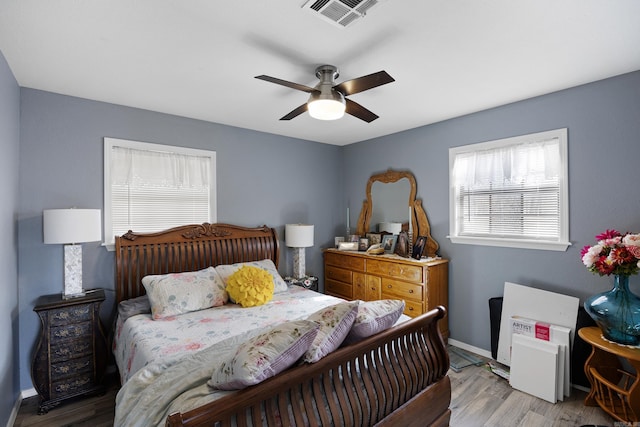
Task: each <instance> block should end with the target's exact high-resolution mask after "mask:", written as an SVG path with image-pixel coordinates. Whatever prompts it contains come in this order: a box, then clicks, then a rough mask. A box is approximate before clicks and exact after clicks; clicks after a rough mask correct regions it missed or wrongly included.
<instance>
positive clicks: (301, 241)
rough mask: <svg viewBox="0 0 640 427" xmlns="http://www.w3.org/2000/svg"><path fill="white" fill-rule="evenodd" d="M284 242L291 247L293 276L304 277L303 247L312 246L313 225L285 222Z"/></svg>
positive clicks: (296, 277)
mask: <svg viewBox="0 0 640 427" xmlns="http://www.w3.org/2000/svg"><path fill="white" fill-rule="evenodd" d="M284 237H285V243H286V245H287V246H289V247H290V248H293V277H294V278H295V279H301V278H303V277H305V274H306V273H305V269H306V266H305V259H304V255H305V252H304V251H305V248H310V247H311V246H313V225H306V224H287V225H286V226H285V231H284Z"/></svg>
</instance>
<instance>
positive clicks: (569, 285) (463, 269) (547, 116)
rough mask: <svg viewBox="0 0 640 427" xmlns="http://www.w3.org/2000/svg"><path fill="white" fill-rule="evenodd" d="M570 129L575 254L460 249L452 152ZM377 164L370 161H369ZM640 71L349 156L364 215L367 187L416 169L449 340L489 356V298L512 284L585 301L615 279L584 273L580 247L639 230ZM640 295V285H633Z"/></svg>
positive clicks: (350, 181)
mask: <svg viewBox="0 0 640 427" xmlns="http://www.w3.org/2000/svg"><path fill="white" fill-rule="evenodd" d="M557 128H568V135H569V204H570V235H569V238H570V240H571V242H572V246H571V247H570V248H569V249H568V250H567V251H566V252H549V251H539V250H527V249H506V248H495V247H489V246H471V245H461V244H456V245H454V244H452V243H451V242H450V241H449V240H448V239H447V238H446V237H445V236H447V235H448V232H449V194H448V184H447V183H448V181H449V175H448V173H449V170H448V149H449V148H450V147H455V146H460V145H466V144H472V143H476V142H482V141H488V140H494V139H499V138H506V137H511V136H516V135H522V134H527V133H533V132H540V131H545V130H550V129H557ZM369 159H371V160H369ZM639 159H640V72H634V73H630V74H626V75H623V76H619V77H616V78H612V79H607V80H603V81H600V82H595V83H592V84H587V85H584V86H580V87H576V88H572V89H569V90H565V91H561V92H557V93H553V94H550V95H545V96H541V97H537V98H534V99H530V100H526V101H523V102H518V103H514V104H510V105H505V106H502V107H499V108H495V109H491V110H487V111H484V112H480V113H476V114H472V115H468V116H464V117H460V118H456V119H453V120H448V121H445V122H441V123H437V124H434V125H431V126H425V127H421V128H417V129H413V130H410V131H406V132H402V133H398V134H395V135H390V136H387V137H384V138H378V139H376V140H372V141H366V142H363V143H359V144H353V145H350V146H348V147H346V149H345V153H344V162H345V164H348V165H350V167H349V168H345V184H346V186H345V191H346V196H345V199H346V200H347V201H348V203H349V205H350V206H351V209H352V210H354V209H356V210H359V209H360V205H361V203H362V200H363V199H364V197H365V196H364V193H365V186H366V182H367V179H368V177H369V176H370V175H372V174H373V173H377V172H381V171H384V170H385V169H387V168H389V167H392V168H396V169H408V170H410V171H412V172H413V173H414V174H415V176H416V180H417V183H418V197H420V198H422V200H423V204H424V206H425V208H426V210H427V215H428V217H429V220H430V223H431V227H432V235H433V237H434V238H435V239H436V240H437V241H438V242H439V243H440V254H441V256H443V257H445V258H449V259H450V260H451V263H450V267H449V273H450V274H449V305H450V307H449V309H450V315H449V322H450V330H451V337H452V338H454V339H456V340H458V341H462V342H464V343H467V344H470V345H473V346H476V347H479V348H482V349H485V350H487V351H488V350H489V349H490V333H489V310H488V299H489V298H491V297H495V296H502V293H503V287H504V282H505V281H510V282H515V283H519V284H523V285H528V286H533V287H537V288H541V289H544V290H549V291H553V292H559V293H564V294H568V295H573V296H577V297H579V298H581V301H582V300H584V297H586V296H588V295H591V294H594V293H596V292H601V291H603V290H606V289H607V288H608V287H610V285H611V283H612V279H611V278H606V277H604V278H601V277H599V276H594V275H592V274H591V273H589V272H587V270H586V269H585V268H584V267H583V266H582V264H581V262H580V249H581V248H582V247H583V246H584V245H590V244H593V243H594V236H595V235H596V234H597V233H600V232H601V231H604V230H605V229H607V228H615V229H618V230H619V231H622V232H624V231H635V232H640V186H639V183H640V167H639V166H638V160H639ZM631 287H632V289H633V290H635V291H636V292H637V293H639V294H640V278H638V276H634V277H632V278H631Z"/></svg>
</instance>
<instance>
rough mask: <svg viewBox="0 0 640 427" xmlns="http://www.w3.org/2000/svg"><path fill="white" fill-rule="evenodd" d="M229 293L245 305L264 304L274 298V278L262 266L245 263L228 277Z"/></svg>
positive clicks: (233, 299)
mask: <svg viewBox="0 0 640 427" xmlns="http://www.w3.org/2000/svg"><path fill="white" fill-rule="evenodd" d="M227 293H228V294H229V297H230V298H231V300H232V301H235V302H236V303H238V304H240V305H241V306H243V307H255V306H258V305H262V304H265V303H266V302H268V301H271V298H273V278H272V277H271V274H269V272H267V271H265V270H263V269H261V268H258V267H252V266H249V265H244V266H242V267H240V268H239V269H238V270H236V272H235V273H233V274H232V275H231V276H229V278H228V279H227Z"/></svg>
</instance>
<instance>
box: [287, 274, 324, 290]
mask: <svg viewBox="0 0 640 427" xmlns="http://www.w3.org/2000/svg"><path fill="white" fill-rule="evenodd" d="M284 281H285V282H287V285H296V286H302V287H303V288H306V289H310V290H312V291H316V292H318V278H317V277H315V276H304V277H301V278H299V279H296V278H295V277H285V278H284Z"/></svg>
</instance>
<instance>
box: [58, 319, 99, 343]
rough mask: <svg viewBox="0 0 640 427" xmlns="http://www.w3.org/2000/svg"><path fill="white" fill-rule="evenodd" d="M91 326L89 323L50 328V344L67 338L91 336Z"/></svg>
mask: <svg viewBox="0 0 640 427" xmlns="http://www.w3.org/2000/svg"><path fill="white" fill-rule="evenodd" d="M91 328H92V325H91V323H89V322H83V323H78V324H75V325H61V326H54V327H52V328H51V342H57V341H58V340H64V339H68V338H78V337H84V336H90V335H91V332H92V331H91Z"/></svg>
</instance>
